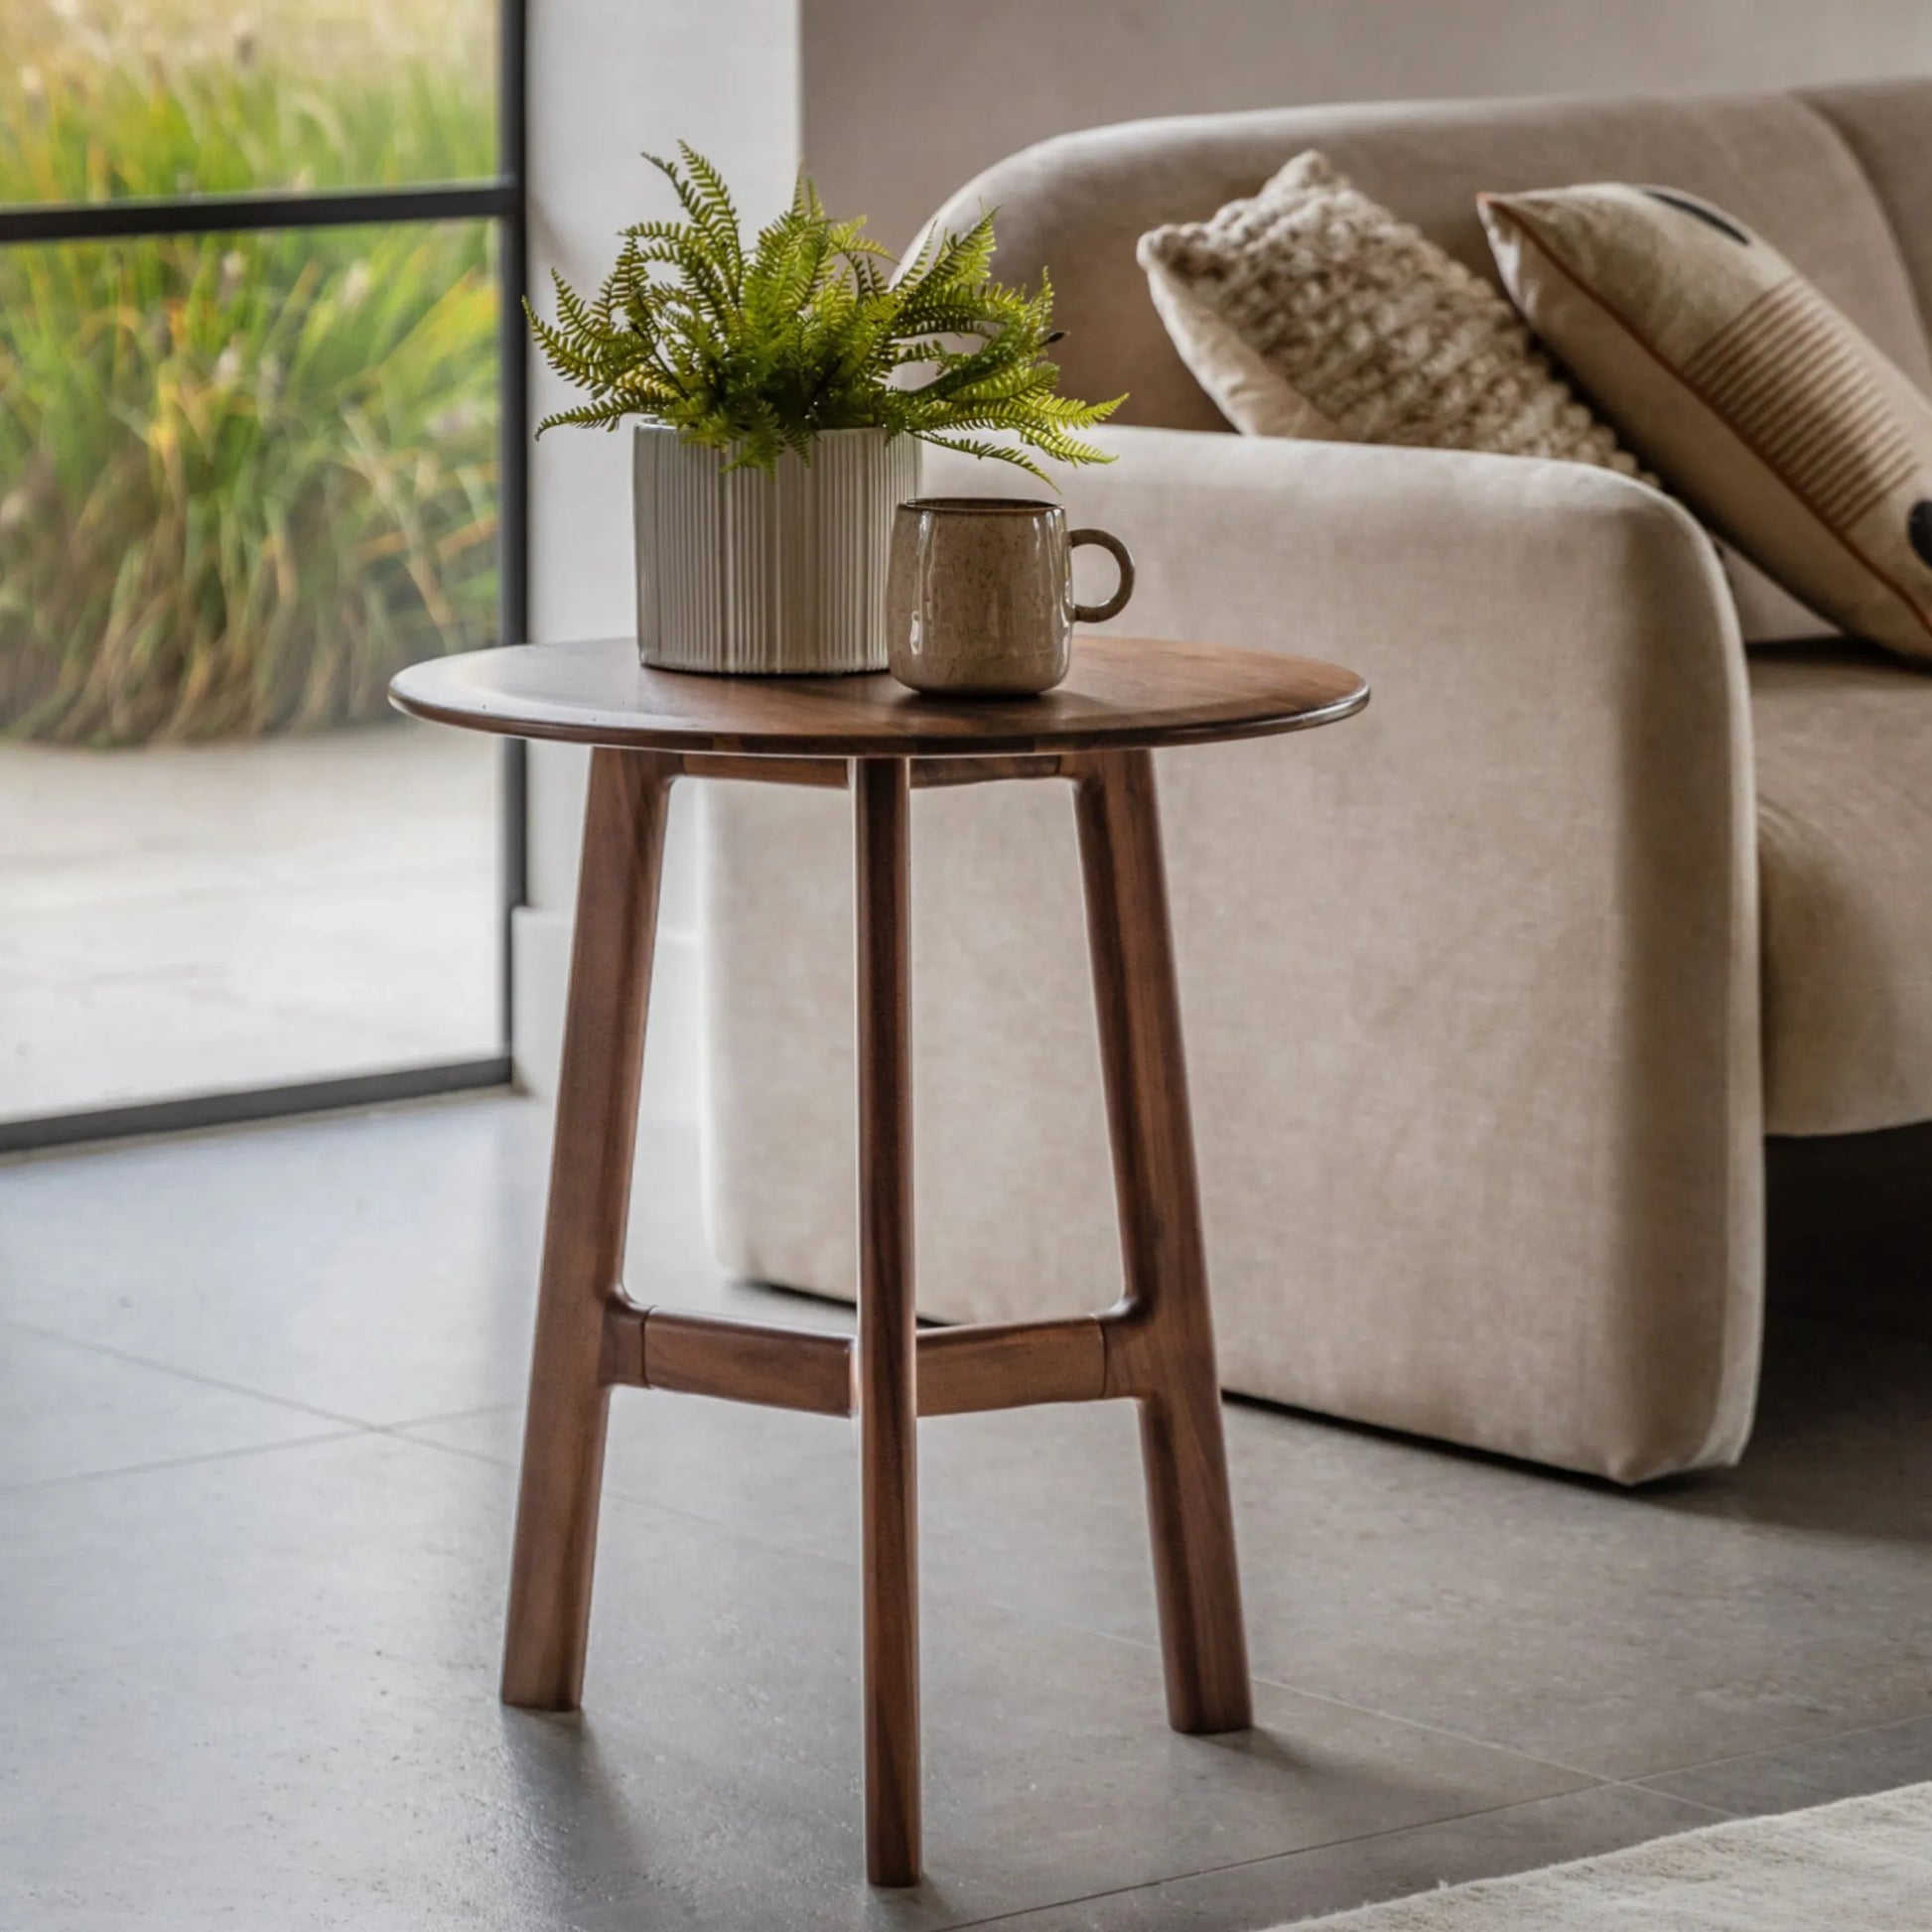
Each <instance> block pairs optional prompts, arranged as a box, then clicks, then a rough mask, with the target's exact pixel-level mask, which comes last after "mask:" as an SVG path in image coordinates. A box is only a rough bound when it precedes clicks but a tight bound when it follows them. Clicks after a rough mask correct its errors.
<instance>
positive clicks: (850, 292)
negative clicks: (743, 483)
mask: <svg viewBox="0 0 1932 1932" xmlns="http://www.w3.org/2000/svg"><path fill="white" fill-rule="evenodd" d="M645 159H646V160H648V161H649V162H650V163H651V165H652V166H653V167H654V168H656V169H657V170H658V172H659V173H660V174H662V175H663V177H664V178H665V180H666V181H667V182H668V183H669V185H670V188H671V192H672V194H673V196H674V197H675V199H676V202H677V206H678V209H679V211H680V213H681V215H682V218H681V219H678V218H674V219H669V220H664V219H651V220H646V221H639V222H636V223H634V224H633V225H631V226H629V227H627V228H625V229H623V230H622V231H621V247H620V251H619V254H618V259H617V262H616V264H615V265H614V266H613V268H612V270H611V272H610V274H609V275H608V276H607V277H606V278H605V280H604V282H603V284H602V286H601V287H600V288H599V289H598V291H597V292H596V294H595V295H593V296H590V297H585V296H583V295H580V294H579V293H578V292H577V291H576V290H575V289H573V288H572V287H571V286H570V284H569V283H568V282H566V281H565V280H564V279H563V278H562V277H561V276H553V278H552V279H553V282H554V284H555V291H556V316H555V320H554V321H550V322H546V321H544V320H543V319H542V318H541V317H539V316H538V315H537V314H536V312H535V311H534V310H533V309H531V308H530V307H529V305H528V304H527V303H526V304H525V305H524V307H525V312H526V314H528V316H529V319H530V328H531V333H532V336H533V338H534V340H535V342H536V345H537V346H538V348H539V349H540V350H541V352H542V354H543V356H544V359H545V360H546V361H547V362H548V363H549V364H550V366H551V367H552V368H553V369H554V370H556V372H557V373H558V374H559V375H561V376H563V377H564V378H565V380H566V381H568V382H571V383H573V384H574V385H575V386H577V387H578V388H580V389H582V390H583V391H585V392H586V394H587V396H588V400H587V401H585V402H584V403H582V404H580V405H579V406H578V407H576V408H573V409H566V410H560V411H558V412H557V413H556V414H555V415H551V416H547V417H546V418H545V419H544V420H543V422H542V423H541V424H539V425H538V433H539V434H541V433H542V432H543V431H545V430H548V429H552V428H556V427H559V426H561V425H570V426H574V427H581V428H593V429H607V430H609V429H615V428H617V427H618V426H619V425H620V424H621V422H623V421H624V420H626V419H627V418H630V417H640V418H642V419H643V420H645V421H649V422H656V423H662V424H664V425H665V426H666V427H668V428H671V429H675V430H676V431H677V433H678V434H679V435H680V436H681V437H683V438H685V439H686V440H687V441H689V442H692V443H696V444H700V445H702V446H704V447H706V448H709V449H715V450H718V451H720V452H721V453H722V454H723V455H724V457H725V459H726V462H727V465H728V467H730V468H733V469H755V470H763V471H770V470H772V469H773V468H775V466H776V465H777V463H778V461H779V459H780V458H781V457H782V456H785V455H787V454H791V455H796V456H798V457H801V458H803V459H804V460H806V461H807V462H809V461H810V459H811V453H812V445H813V443H814V441H815V439H816V438H817V437H819V436H820V435H823V434H825V433H826V432H828V431H831V430H839V429H883V430H885V431H886V432H887V434H888V435H891V436H913V437H918V438H921V439H923V440H925V441H927V442H931V443H934V444H937V445H939V446H941V447H943V448H947V449H954V450H960V451H963V452H964V453H966V454H967V455H970V456H974V457H981V458H984V459H986V460H987V461H989V462H996V463H1008V464H1013V465H1016V466H1017V467H1018V468H1020V469H1022V470H1025V471H1027V472H1028V473H1029V474H1030V475H1032V476H1035V477H1037V478H1039V479H1040V481H1041V482H1050V481H1051V479H1050V478H1049V477H1048V476H1047V474H1046V472H1045V471H1043V470H1042V469H1041V468H1040V466H1039V464H1038V463H1036V462H1035V460H1034V458H1035V454H1036V455H1038V456H1040V457H1045V458H1051V459H1052V460H1054V461H1056V462H1061V463H1106V462H1110V461H1112V459H1111V458H1109V457H1108V456H1106V455H1105V454H1104V453H1103V452H1102V451H1100V450H1098V449H1096V448H1095V447H1094V446H1093V445H1092V444H1090V443H1086V442H1084V441H1082V440H1081V438H1080V437H1079V436H1078V435H1077V434H1076V433H1075V432H1077V431H1081V430H1084V429H1088V428H1091V427H1092V426H1093V425H1094V424H1096V423H1098V422H1100V421H1102V420H1104V419H1105V418H1106V417H1107V416H1108V415H1110V414H1111V413H1112V412H1113V410H1114V409H1115V407H1116V406H1117V404H1118V401H1119V399H1118V398H1117V399H1116V401H1115V402H1109V403H1085V402H1080V401H1077V400H1075V399H1074V398H1072V397H1068V396H1062V395H1060V394H1059V393H1058V390H1059V369H1058V367H1057V366H1056V365H1055V364H1054V363H1053V362H1052V361H1051V360H1050V359H1049V358H1048V356H1047V353H1046V351H1047V350H1048V349H1049V348H1050V347H1051V345H1053V343H1055V342H1056V341H1057V340H1058V337H1057V335H1056V334H1055V332H1054V330H1053V326H1052V291H1051V289H1050V288H1049V287H1048V286H1047V284H1046V283H1045V281H1044V280H1043V279H1042V281H1041V283H1040V286H1039V287H1038V289H1036V290H1034V291H1031V292H1029V291H1028V290H1025V289H1015V288H1007V287H1004V286H1002V285H1001V284H1000V283H998V282H995V281H993V280H992V279H991V276H990V273H989V269H990V266H991V263H992V259H993V250H994V233H993V222H994V217H993V212H992V211H991V210H982V212H981V214H980V217H979V219H978V220H976V221H975V222H974V223H973V224H972V225H971V226H970V227H968V228H966V229H964V230H961V231H959V232H957V233H953V234H939V233H936V232H932V231H928V232H927V233H926V234H924V235H923V236H922V237H921V238H920V241H919V243H918V246H917V248H916V250H915V251H914V253H913V255H912V257H911V259H910V260H909V261H907V262H905V263H903V264H900V263H896V262H895V261H894V259H893V257H892V255H891V254H890V253H888V252H887V251H886V250H885V249H883V248H881V247H880V246H879V244H878V243H877V242H876V241H873V240H872V239H871V238H870V237H869V236H868V235H867V234H866V232H865V222H864V221H863V220H850V221H834V220H832V219H831V218H830V216H829V215H827V213H826V211H825V207H824V204H823V203H822V202H821V201H820V200H819V197H818V191H817V190H816V189H815V188H814V187H813V186H812V183H811V181H810V180H809V178H808V177H806V176H805V175H804V174H802V173H801V174H800V175H799V177H798V181H797V185H796V187H795V189H794V191H793V194H792V199H791V204H790V206H789V207H786V208H785V209H784V210H783V211H782V212H780V213H779V214H778V215H776V216H775V217H774V218H773V219H772V220H770V221H768V222H766V223H765V225H764V226H763V227H762V228H760V229H759V231H758V233H757V234H756V236H755V237H754V238H753V239H752V240H751V242H750V243H749V244H748V243H747V242H746V240H745V238H744V229H743V228H742V226H741V224H740V221H739V217H738V209H737V207H736V205H735V204H734V202H733V201H732V197H731V193H730V191H729V189H728V188H727V187H726V184H725V181H724V178H723V177H722V176H721V175H720V174H719V172H718V170H717V169H716V168H715V167H713V166H712V164H711V163H710V162H709V161H707V160H706V159H705V158H704V156H702V155H701V154H699V153H697V152H696V151H695V150H694V149H692V148H690V147H688V146H686V145H685V144H684V143H682V142H680V143H679V144H678V159H677V160H676V161H670V160H665V159H660V158H658V157H656V156H646V157H645ZM917 371H923V372H924V377H925V379H924V380H923V381H917V380H906V379H905V378H906V376H908V375H911V374H913V373H915V372H917ZM993 431H997V432H1000V433H1002V434H1003V435H1004V437H1005V438H1006V439H1007V440H1005V441H994V440H992V439H991V438H990V437H989V436H987V435H982V434H977V433H976V432H993Z"/></svg>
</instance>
